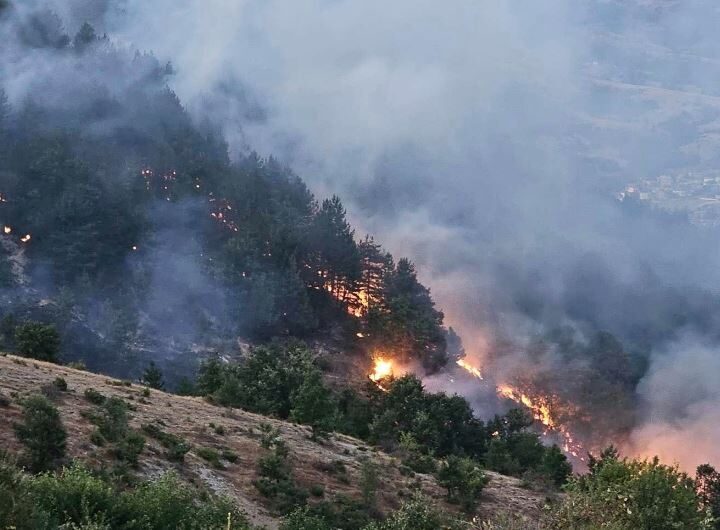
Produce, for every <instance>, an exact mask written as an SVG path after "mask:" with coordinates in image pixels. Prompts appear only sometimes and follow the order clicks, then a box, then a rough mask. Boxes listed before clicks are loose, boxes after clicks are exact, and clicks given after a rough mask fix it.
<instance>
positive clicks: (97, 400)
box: [84, 388, 105, 405]
mask: <svg viewBox="0 0 720 530" xmlns="http://www.w3.org/2000/svg"><path fill="white" fill-rule="evenodd" d="M84 395H85V399H87V400H88V401H89V402H90V403H92V404H93V405H102V404H103V403H104V402H105V396H103V395H102V394H101V393H100V392H98V391H97V390H95V389H94V388H87V389H85V392H84Z"/></svg>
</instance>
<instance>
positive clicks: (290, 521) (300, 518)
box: [280, 508, 332, 530]
mask: <svg viewBox="0 0 720 530" xmlns="http://www.w3.org/2000/svg"><path fill="white" fill-rule="evenodd" d="M280 530H332V528H331V527H330V525H329V524H328V523H327V522H326V521H325V519H324V518H322V517H320V516H318V515H314V514H312V513H311V512H309V511H308V509H307V508H299V509H297V510H295V511H294V512H292V513H291V514H290V515H288V516H287V517H285V519H283V522H282V524H281V525H280Z"/></svg>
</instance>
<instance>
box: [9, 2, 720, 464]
mask: <svg viewBox="0 0 720 530" xmlns="http://www.w3.org/2000/svg"><path fill="white" fill-rule="evenodd" d="M37 2H38V3H39V0H37ZM55 9H56V10H57V11H58V13H60V14H61V15H62V16H63V17H65V18H66V19H67V21H68V22H67V25H68V28H69V29H71V30H73V29H76V28H77V27H79V26H80V24H81V23H82V22H83V21H84V20H89V21H91V22H92V23H93V24H95V25H96V27H97V29H98V30H99V31H100V32H105V31H106V32H108V33H109V34H110V35H111V36H112V38H113V39H116V40H117V42H119V43H123V44H127V45H132V46H136V47H138V48H140V49H142V50H153V51H154V52H155V53H156V54H157V56H158V57H159V58H160V60H161V61H165V60H171V61H172V62H173V64H174V66H175V67H176V70H177V75H176V76H175V78H174V81H173V86H172V88H173V89H174V90H176V91H177V92H178V94H179V95H180V97H181V99H182V100H183V101H184V102H186V104H187V105H188V108H189V110H190V111H191V112H192V113H193V114H194V115H195V116H196V117H197V118H198V119H209V120H210V121H214V122H218V123H221V124H222V127H223V129H224V132H225V134H226V136H227V138H228V140H229V142H230V146H231V149H232V150H233V151H234V152H235V153H241V152H244V151H245V150H247V149H248V148H253V149H256V150H258V151H260V152H261V153H263V154H269V153H273V154H275V155H277V156H279V157H280V158H281V159H282V160H283V161H285V162H287V163H289V164H290V165H292V166H293V167H294V169H295V170H296V171H298V173H299V174H300V175H301V176H302V177H303V178H304V179H306V180H307V181H308V182H309V183H310V184H311V186H312V187H313V189H314V191H316V192H318V193H319V194H326V193H328V192H335V193H339V194H340V195H341V196H342V197H343V198H344V199H345V200H346V202H347V203H348V207H349V210H350V213H351V216H352V218H353V222H354V224H355V225H356V226H359V227H360V231H368V232H371V233H374V234H376V235H377V237H378V239H379V240H380V241H383V242H384V243H385V245H386V246H387V247H388V248H389V249H390V250H392V252H393V253H394V254H396V255H400V254H404V255H408V256H409V257H410V258H412V259H413V260H414V261H415V262H416V264H417V265H418V269H419V270H420V272H421V276H422V279H423V281H425V282H426V283H427V284H428V285H430V286H431V288H432V290H433V294H434V296H435V298H436V299H437V300H438V303H439V305H440V306H441V307H442V308H443V310H444V311H445V312H446V316H447V321H448V322H449V323H450V324H451V325H452V326H453V327H455V328H456V329H458V330H459V331H460V333H461V335H462V337H463V339H464V342H465V349H466V350H467V351H468V353H469V354H470V355H471V356H472V357H474V358H476V359H480V360H483V361H485V360H487V361H488V362H489V363H492V364H493V365H494V366H495V367H496V368H497V369H498V370H499V372H500V375H501V376H502V377H507V378H512V377H513V375H514V374H523V373H525V372H526V371H527V369H528V366H532V367H533V370H536V369H539V370H541V371H542V370H543V369H544V370H545V371H552V370H558V369H560V370H561V369H562V368H563V366H565V363H566V359H565V358H563V357H562V356H561V355H556V354H555V353H554V352H552V351H550V352H546V353H545V354H543V355H542V356H540V357H538V356H535V357H532V358H531V356H530V355H529V354H528V350H529V349H530V347H531V345H532V343H533V342H534V341H535V339H536V338H537V337H538V336H543V335H544V334H546V333H547V332H548V331H549V330H553V329H556V328H561V327H562V328H569V329H572V330H573V333H575V334H576V335H577V337H578V339H577V341H578V344H580V343H591V342H590V340H591V336H592V334H593V332H595V331H597V330H602V331H608V332H610V333H612V334H613V335H615V336H616V337H617V338H618V339H619V340H620V341H622V343H623V344H624V345H625V348H626V350H628V351H629V353H630V354H632V355H633V357H634V359H636V360H637V361H638V363H640V364H644V366H645V367H647V372H646V373H645V375H644V376H643V373H642V371H641V372H640V375H639V376H638V379H641V382H640V384H639V386H638V395H637V399H638V402H639V403H642V407H641V408H639V409H638V411H637V413H638V415H639V418H638V424H639V425H640V427H639V430H638V431H637V432H636V433H634V434H633V435H632V439H633V440H635V442H636V443H637V444H639V447H640V448H642V451H645V450H646V449H647V450H648V451H651V452H652V451H661V450H662V451H665V447H672V445H671V444H670V442H671V441H672V436H673V433H674V432H676V431H675V429H676V428H680V427H682V428H683V429H685V430H689V432H687V434H686V435H687V436H688V439H695V440H698V439H699V438H700V437H702V439H708V438H707V437H708V435H709V434H710V433H708V432H707V430H705V428H704V427H703V426H704V425H705V422H704V419H705V418H706V417H707V418H708V419H710V416H706V414H705V413H706V412H707V411H708V410H713V406H714V407H715V409H717V408H718V405H720V399H718V395H717V393H714V394H713V393H712V392H710V391H709V390H708V392H707V393H706V394H703V395H702V396H699V397H698V398H697V400H695V401H693V402H692V403H686V402H684V401H683V400H682V399H684V398H682V399H681V397H682V396H681V394H682V390H681V389H682V388H683V386H682V385H683V384H686V381H685V380H684V378H683V377H674V374H675V372H676V371H678V373H679V375H682V374H685V375H687V372H683V369H684V367H686V366H687V365H689V364H691V363H692V361H693V360H697V362H702V363H704V364H702V365H701V368H700V370H701V371H703V370H704V373H705V374H713V375H714V376H717V375H720V367H718V365H717V358H718V356H717V355H716V354H714V353H713V351H714V350H715V345H717V344H718V339H719V338H720V337H718V330H719V329H720V328H718V318H719V317H720V298H718V288H719V287H720V283H719V280H720V278H719V277H718V275H719V273H720V256H719V254H718V252H719V249H720V247H719V246H718V245H717V236H718V234H717V232H716V231H715V230H714V229H712V228H698V227H696V226H693V225H691V224H689V223H687V222H686V220H685V219H684V218H683V216H682V215H680V214H667V213H660V212H658V211H654V210H652V209H650V208H648V207H645V206H643V205H642V204H639V203H637V201H635V200H626V201H624V202H622V203H621V202H619V201H618V200H617V199H616V196H615V194H616V193H617V192H619V191H621V190H622V189H624V188H625V186H626V185H627V184H629V183H634V182H637V181H639V180H642V179H654V178H656V177H658V176H660V175H662V174H665V175H671V176H673V178H675V177H678V176H679V177H683V176H685V177H686V176H688V175H692V174H701V175H705V174H706V175H709V176H711V177H712V178H714V173H713V168H714V167H716V165H717V162H720V158H719V155H718V153H720V150H718V149H717V148H718V146H719V144H720V93H719V90H720V89H718V86H720V85H718V83H717V80H718V78H719V77H720V49H719V46H720V45H718V43H717V39H716V38H715V31H716V27H717V23H718V22H720V20H719V19H720V12H719V10H718V8H717V7H716V6H715V4H714V3H713V2H712V1H710V0H690V1H687V2H679V1H674V0H631V1H619V0H583V1H581V2H575V1H571V0H550V1H547V2H543V3H542V4H540V3H531V2H525V3H522V4H518V3H510V2H502V1H499V0H497V1H495V0H491V1H487V2H476V1H472V0H461V1H459V2H454V3H452V4H451V5H447V4H441V3H438V2H431V1H420V2H418V1H409V0H401V1H396V2H393V3H391V4H388V3H387V2H380V1H378V0H368V1H363V2H360V1H348V0H333V1H317V0H297V1H295V2H292V3H287V2H279V1H277V0H270V1H257V0H242V1H234V2H230V1H229V0H210V1H208V0H173V1H170V0H156V1H153V2H145V1H141V0H124V1H115V2H113V1H109V0H108V1H104V2H89V1H81V0H73V1H68V2H62V3H59V2H58V3H57V4H56V6H55ZM31 60H34V59H31ZM27 68H28V69H27V70H26V71H23V72H20V73H18V74H16V75H10V77H11V78H12V79H11V86H10V89H9V92H10V94H11V96H13V97H19V94H20V93H21V92H22V89H23V87H25V86H27V84H29V83H30V81H29V80H30V79H32V75H33V72H32V69H31V68H29V67H27ZM21 74H23V75H24V77H21ZM4 77H5V78H7V76H4ZM23 79H27V80H28V81H27V82H26V81H23ZM683 178H684V177H683ZM676 182H678V181H677V180H676ZM678 186H679V187H680V188H682V184H679V185H678ZM680 191H682V190H681V189H680ZM688 334H692V336H694V337H696V341H697V342H698V343H699V344H703V346H702V348H699V349H697V348H691V347H688V343H687V342H685V339H684V338H685V337H687V336H688ZM508 342H511V343H512V345H513V346H512V347H501V346H502V345H506V344H507V343H508ZM697 352H702V353H701V354H700V353H697ZM577 362H578V363H580V364H583V363H587V361H586V360H585V359H578V360H577ZM655 385H660V386H662V387H663V388H664V389H665V391H664V392H660V393H658V392H654V391H653V390H652V389H653V388H654V386H655ZM716 419H717V418H716ZM715 423H717V422H715ZM677 432H680V431H677ZM653 433H659V434H658V436H660V434H662V436H661V437H660V439H661V440H668V443H667V444H665V442H663V443H662V444H659V445H658V446H657V449H656V448H655V447H654V446H653V444H652V443H650V441H649V436H648V435H649V434H653ZM710 445H711V444H710V443H709V442H708V445H707V447H705V446H700V450H698V451H697V454H698V458H697V459H700V460H703V459H705V460H706V459H709V458H712V457H715V456H717V455H716V454H715V453H714V452H713V451H712V450H711V449H710ZM703 447H705V449H703ZM667 456H668V457H669V458H671V459H673V458H677V459H681V460H682V461H683V463H685V462H689V461H686V460H685V458H684V456H683V454H682V453H680V452H672V451H670V452H668V453H667ZM695 460H696V459H693V461H692V462H689V463H692V464H694V462H695Z"/></svg>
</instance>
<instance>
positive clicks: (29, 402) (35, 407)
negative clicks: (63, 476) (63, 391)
mask: <svg viewBox="0 0 720 530" xmlns="http://www.w3.org/2000/svg"><path fill="white" fill-rule="evenodd" d="M22 407H23V422H22V423H20V424H17V425H16V426H15V433H16V435H17V437H18V440H20V441H21V442H22V443H23V444H24V445H25V447H26V448H27V457H28V461H29V466H30V468H31V469H32V470H33V471H44V470H46V469H50V468H52V467H53V466H54V465H55V463H57V461H58V460H60V459H62V458H63V457H64V456H65V444H66V439H67V433H66V432H65V427H64V426H63V424H62V421H61V420H60V413H59V412H58V410H57V408H55V406H54V405H53V404H52V403H50V401H48V400H47V398H45V397H43V396H39V395H35V396H31V397H29V398H28V399H26V400H25V401H24V402H23V404H22Z"/></svg>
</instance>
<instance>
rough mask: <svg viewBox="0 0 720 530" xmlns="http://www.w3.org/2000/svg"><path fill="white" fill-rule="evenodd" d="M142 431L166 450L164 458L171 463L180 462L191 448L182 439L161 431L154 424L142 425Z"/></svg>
mask: <svg viewBox="0 0 720 530" xmlns="http://www.w3.org/2000/svg"><path fill="white" fill-rule="evenodd" d="M142 430H143V432H144V433H145V434H147V435H148V436H150V437H151V438H155V439H156V440H157V441H159V442H160V444H161V445H162V446H163V447H164V448H165V449H166V453H165V456H166V457H167V458H168V460H170V461H171V462H182V461H183V460H185V455H186V454H187V452H188V451H190V449H192V447H191V446H190V444H188V443H187V442H186V441H185V440H184V439H183V438H181V437H179V436H175V435H174V434H172V433H169V432H165V431H163V430H162V429H161V428H160V427H158V426H157V425H156V424H154V423H146V424H144V425H142Z"/></svg>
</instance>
